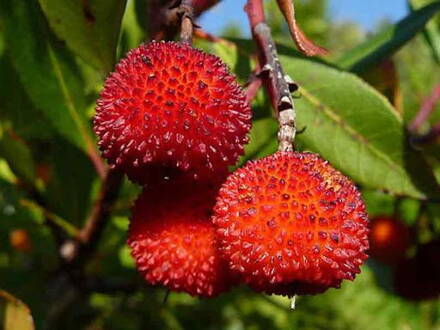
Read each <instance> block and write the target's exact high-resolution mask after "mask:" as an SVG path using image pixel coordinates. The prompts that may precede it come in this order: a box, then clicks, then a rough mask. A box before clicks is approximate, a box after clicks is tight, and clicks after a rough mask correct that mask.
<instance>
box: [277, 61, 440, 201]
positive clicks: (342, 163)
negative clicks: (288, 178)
mask: <svg viewBox="0 0 440 330" xmlns="http://www.w3.org/2000/svg"><path fill="white" fill-rule="evenodd" d="M281 59H282V62H283V63H284V68H285V71H286V72H287V73H288V74H290V75H291V76H292V77H294V78H295V80H296V81H297V82H298V83H299V85H300V86H301V87H300V94H301V97H300V98H299V99H297V100H296V106H297V125H298V127H304V126H305V127H306V130H305V132H304V133H302V134H300V135H298V137H297V139H298V140H299V141H300V142H302V143H304V144H305V146H306V147H307V148H309V149H311V150H313V151H316V152H318V153H320V154H321V155H322V156H323V157H324V158H325V159H327V160H329V161H330V162H331V163H332V164H333V165H334V166H335V167H336V168H338V169H340V170H341V171H342V172H343V173H345V174H347V175H349V176H350V177H351V178H352V179H354V180H355V181H356V182H357V183H360V184H362V185H364V186H365V187H371V188H376V189H383V190H386V191H389V192H391V193H394V194H397V195H407V196H411V197H415V198H426V197H427V196H432V195H435V196H438V195H439V186H438V184H437V183H436V181H435V178H434V176H433V175H432V171H431V169H430V168H429V166H427V164H426V162H425V161H424V158H423V157H422V156H421V155H420V154H419V153H417V152H416V151H414V150H412V149H411V148H410V146H409V145H408V143H406V136H405V129H404V125H403V122H402V119H401V118H400V117H399V115H398V114H397V113H396V112H395V110H394V109H393V108H392V106H391V105H390V104H389V102H388V101H387V100H386V99H385V97H383V96H382V95H380V94H379V93H378V92H376V91H375V90H374V89H373V88H372V87H370V86H369V85H367V84H365V83H364V82H363V81H362V80H360V79H359V78H357V77H356V76H355V75H352V74H350V73H347V72H343V71H339V70H336V69H334V68H331V67H328V66H326V65H323V64H319V63H316V62H312V61H309V60H305V59H298V58H288V57H281Z"/></svg>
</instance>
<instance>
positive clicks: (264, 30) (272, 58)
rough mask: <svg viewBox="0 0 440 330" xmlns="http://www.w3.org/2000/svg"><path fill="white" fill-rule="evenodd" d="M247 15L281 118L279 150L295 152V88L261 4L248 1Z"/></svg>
mask: <svg viewBox="0 0 440 330" xmlns="http://www.w3.org/2000/svg"><path fill="white" fill-rule="evenodd" d="M245 11H246V13H247V15H248V17H249V22H250V25H251V30H252V35H253V37H254V40H255V42H256V44H257V49H258V55H259V56H258V57H259V61H260V66H261V68H262V70H261V73H260V75H261V76H262V78H263V81H264V83H265V85H266V88H267V90H268V92H269V96H270V98H271V101H272V105H273V108H274V109H275V112H276V115H277V118H278V123H279V130H278V142H279V144H278V150H280V151H293V140H294V138H295V133H296V129H295V118H296V112H295V106H294V104H293V99H292V96H291V87H292V86H294V84H293V83H292V82H291V79H290V78H288V77H287V76H286V75H285V74H284V71H283V69H282V67H281V63H280V60H279V58H278V54H277V50H276V46H275V42H274V40H273V38H272V35H271V31H270V28H269V26H268V25H267V24H266V21H265V17H264V9H263V2H262V0H248V2H247V4H246V6H245Z"/></svg>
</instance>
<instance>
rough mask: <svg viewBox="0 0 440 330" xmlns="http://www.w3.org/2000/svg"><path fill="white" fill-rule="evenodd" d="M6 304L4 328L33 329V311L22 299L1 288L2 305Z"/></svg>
mask: <svg viewBox="0 0 440 330" xmlns="http://www.w3.org/2000/svg"><path fill="white" fill-rule="evenodd" d="M1 305H4V309H5V310H4V314H3V315H4V319H3V329H4V330H33V329H35V327H34V321H33V319H32V315H31V311H30V310H29V308H28V307H27V306H26V305H25V304H24V303H23V302H21V301H20V300H18V299H17V298H15V297H14V296H12V295H10V294H9V293H7V292H6V291H3V290H0V306H1Z"/></svg>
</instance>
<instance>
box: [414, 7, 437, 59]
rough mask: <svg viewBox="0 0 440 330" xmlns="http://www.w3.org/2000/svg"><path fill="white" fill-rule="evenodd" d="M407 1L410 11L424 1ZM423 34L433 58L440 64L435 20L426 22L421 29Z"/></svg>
mask: <svg viewBox="0 0 440 330" xmlns="http://www.w3.org/2000/svg"><path fill="white" fill-rule="evenodd" d="M408 2H409V6H410V8H411V10H412V11H414V9H416V8H420V7H422V6H423V5H424V4H425V3H426V1H424V0H409V1H408ZM423 35H424V37H425V39H426V41H427V43H428V45H429V46H430V47H431V52H432V56H433V58H434V59H435V61H436V62H437V64H440V31H439V27H438V25H437V24H436V22H435V21H431V22H429V23H428V24H426V26H425V29H424V30H423Z"/></svg>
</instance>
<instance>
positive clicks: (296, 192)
mask: <svg viewBox="0 0 440 330" xmlns="http://www.w3.org/2000/svg"><path fill="white" fill-rule="evenodd" d="M213 222H214V224H215V226H216V228H217V231H216V236H217V239H218V242H219V246H220V249H221V252H222V255H223V256H224V258H225V259H226V260H227V261H228V263H229V266H230V268H231V269H232V270H233V271H234V272H235V273H237V274H238V275H239V276H240V278H241V279H242V280H243V281H244V282H245V283H247V284H249V285H250V286H251V287H252V288H254V289H255V290H257V291H264V292H267V293H277V294H284V295H290V296H291V295H294V294H316V293H320V292H323V291H325V290H326V289H328V288H329V287H339V286H340V283H341V282H342V280H344V279H348V280H353V279H354V277H355V275H356V274H357V273H359V272H360V269H359V266H360V265H361V264H362V263H363V262H364V261H365V259H367V255H366V254H365V251H366V250H367V249H368V239H367V236H368V219H367V215H366V213H365V206H364V203H363V201H362V200H361V197H360V194H359V192H358V190H357V189H356V187H355V185H354V184H353V183H352V182H351V181H350V180H349V179H347V178H346V177H345V176H343V175H342V174H341V173H339V172H338V171H336V170H335V169H334V168H333V167H331V166H330V165H329V164H328V162H326V161H324V160H322V159H321V158H320V157H318V156H317V155H315V154H312V153H297V152H295V153H293V152H277V153H276V154H274V155H271V156H268V157H265V158H263V159H260V160H257V161H251V162H249V163H247V164H246V165H245V166H244V167H243V168H241V169H239V170H237V171H235V172H234V173H233V174H231V175H230V176H229V177H228V178H227V180H226V182H225V183H224V184H223V186H222V188H221V189H220V192H219V197H218V198H217V204H216V206H215V208H214V216H213Z"/></svg>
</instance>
